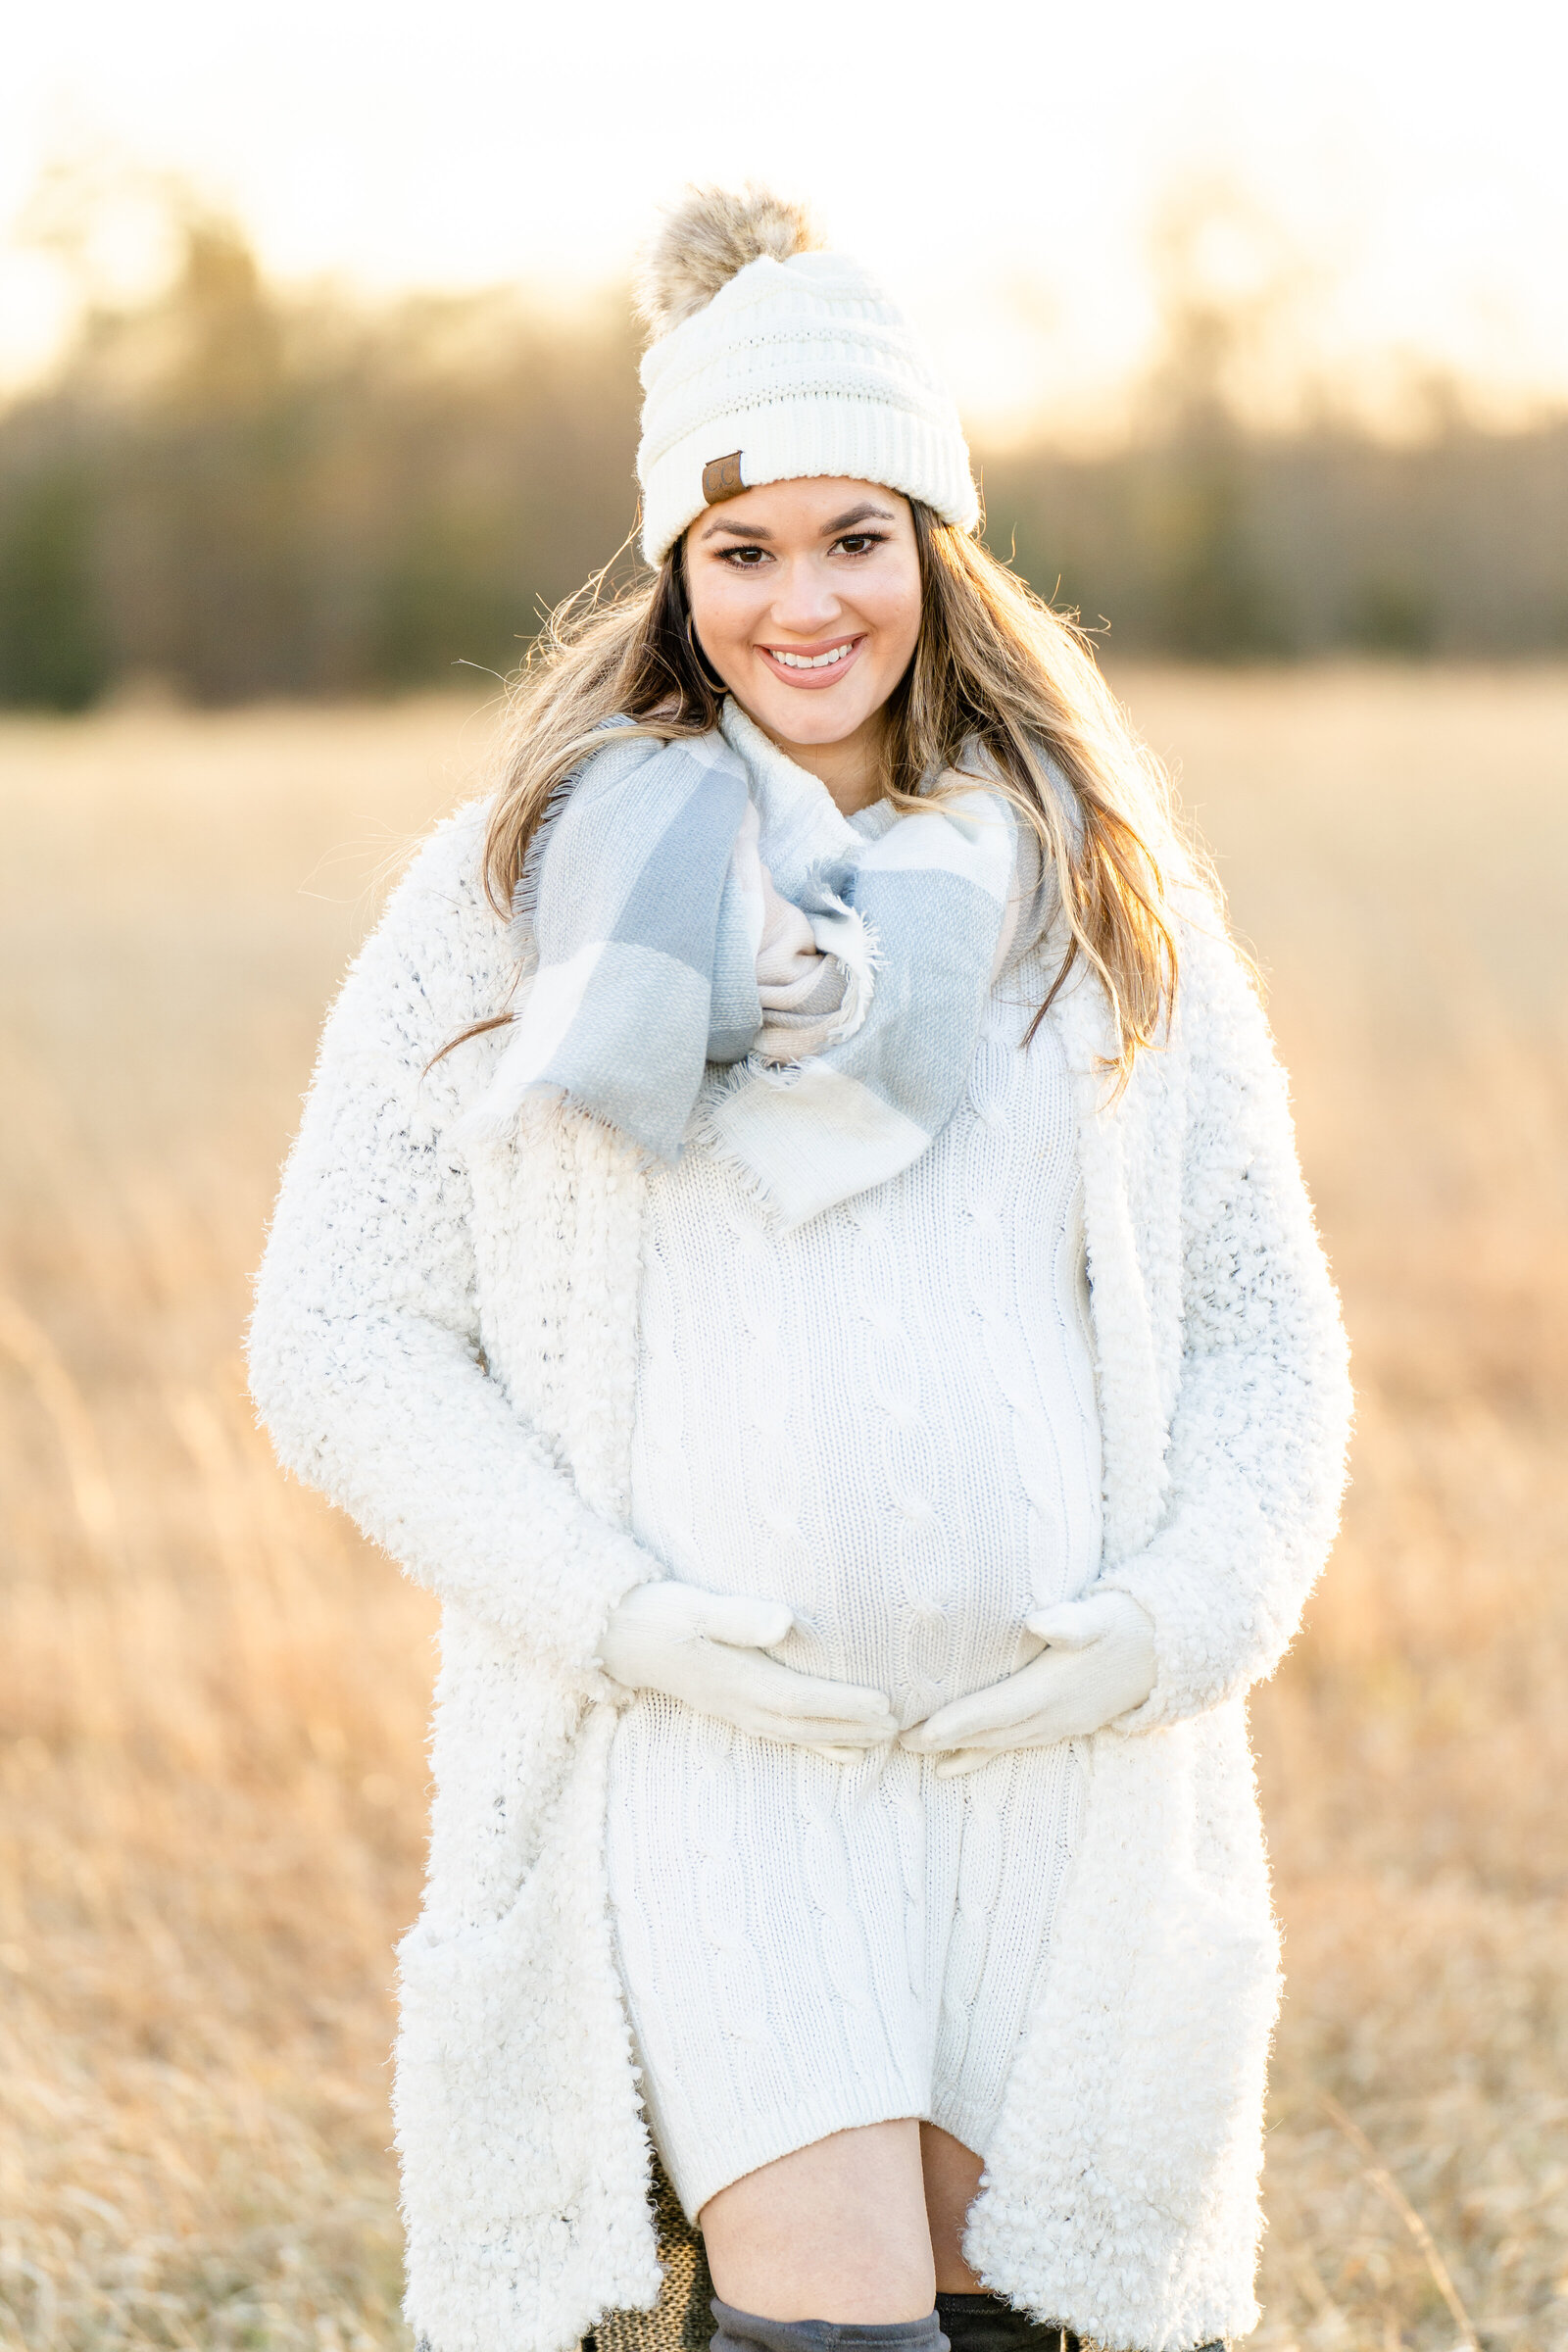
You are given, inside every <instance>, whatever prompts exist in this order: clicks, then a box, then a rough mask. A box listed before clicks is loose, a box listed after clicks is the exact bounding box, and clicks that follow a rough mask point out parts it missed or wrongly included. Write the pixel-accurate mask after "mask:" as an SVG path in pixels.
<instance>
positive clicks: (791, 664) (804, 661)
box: [767, 645, 855, 669]
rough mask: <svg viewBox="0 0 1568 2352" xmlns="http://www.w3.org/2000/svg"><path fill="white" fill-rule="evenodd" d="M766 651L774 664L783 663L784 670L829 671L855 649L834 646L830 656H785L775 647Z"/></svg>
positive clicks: (770, 647)
mask: <svg viewBox="0 0 1568 2352" xmlns="http://www.w3.org/2000/svg"><path fill="white" fill-rule="evenodd" d="M767 650H768V652H769V653H770V654H771V655H772V657H773V659H774V661H775V662H783V664H784V666H785V668H786V669H831V668H832V666H833V664H834V662H842V661H844V660H845V659H846V658H847V657H848V656H849V655H850V654H853V653H854V651H855V648H854V646H853V645H836V646H835V647H834V648H833V651H832V652H831V653H830V654H786V653H782V652H780V650H779V648H778V647H777V646H776V645H770V646H769V647H768V649H767Z"/></svg>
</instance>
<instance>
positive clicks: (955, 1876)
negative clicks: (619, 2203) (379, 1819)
mask: <svg viewBox="0 0 1568 2352" xmlns="http://www.w3.org/2000/svg"><path fill="white" fill-rule="evenodd" d="M1049 982H1050V973H1049V971H1048V970H1046V968H1045V965H1044V962H1043V959H1042V958H1041V957H1040V956H1038V955H1035V956H1029V957H1027V958H1026V959H1024V960H1023V961H1021V962H1015V963H1014V964H1013V965H1012V966H1011V967H1010V968H1009V969H1008V970H1007V971H1006V972H1005V973H1004V975H1003V977H1002V979H1001V980H1000V981H999V983H998V984H997V986H996V988H995V989H994V991H993V994H992V999H991V1004H990V1007H989V1011H988V1017H987V1020H986V1025H985V1029H984V1033H983V1035H982V1038H981V1040H980V1044H979V1047H978V1050H977V1052H976V1055H975V1060H974V1064H973V1068H972V1072H971V1075H970V1079H969V1085H968V1090H967V1096H966V1099H965V1101H964V1103H963V1105H962V1107H961V1108H960V1110H959V1111H958V1113H957V1114H956V1117H955V1118H954V1119H953V1120H952V1121H951V1123H950V1124H949V1126H948V1127H947V1128H946V1129H945V1130H944V1131H943V1133H942V1135H941V1136H940V1137H939V1138H938V1140H937V1142H936V1144H935V1145H934V1146H933V1147H932V1149H931V1150H930V1151H928V1152H926V1153H925V1154H924V1155H923V1156H922V1158H920V1159H919V1160H918V1161H916V1163H915V1164H914V1165H913V1166H912V1167H910V1168H909V1169H907V1171H906V1172H905V1174H904V1175H902V1176H901V1177H899V1178H897V1179H895V1180H894V1181H893V1182H891V1183H888V1184H885V1185H882V1186H879V1187H877V1188H876V1189H875V1190H874V1191H872V1192H870V1193H867V1194H862V1195H861V1196H859V1197H858V1198H857V1199H856V1200H853V1201H849V1202H847V1203H846V1204H845V1205H843V1206H842V1207H840V1208H838V1209H835V1210H832V1211H830V1212H828V1213H827V1214H825V1215H823V1216H819V1217H816V1218H813V1219H812V1220H810V1221H809V1223H808V1224H806V1225H804V1226H802V1227H800V1228H799V1229H797V1230H796V1231H795V1232H793V1233H787V1234H783V1235H780V1234H778V1233H776V1232H775V1231H774V1230H773V1229H772V1228H771V1227H770V1225H769V1224H768V1223H767V1221H766V1220H765V1218H764V1217H763V1216H762V1215H761V1214H760V1212H759V1210H758V1209H757V1207H756V1206H755V1205H754V1203H753V1201H752V1200H751V1198H750V1197H749V1194H748V1191H747V1189H746V1187H745V1184H744V1182H743V1181H742V1180H741V1179H740V1178H738V1177H737V1176H736V1174H735V1173H734V1172H733V1171H732V1170H731V1169H730V1168H729V1167H727V1166H726V1165H725V1164H724V1163H723V1162H722V1161H720V1160H717V1159H715V1158H714V1157H713V1156H711V1154H710V1153H708V1152H705V1151H703V1150H702V1149H700V1148H699V1147H696V1146H691V1147H688V1150H687V1152H686V1153H685V1155H684V1156H683V1158H682V1159H681V1161H680V1163H679V1165H678V1166H677V1167H675V1168H671V1169H665V1170H661V1171H655V1172H654V1174H653V1175H652V1177H651V1179H650V1183H649V1244H648V1250H647V1254H646V1271H645V1276H644V1292H643V1314H642V1331H641V1346H640V1353H639V1365H638V1376H637V1409H636V1419H635V1426H634V1435H633V1442H632V1456H631V1524H632V1528H633V1531H634V1533H635V1534H636V1535H637V1537H638V1538H639V1539H640V1541H641V1542H643V1543H644V1544H647V1545H648V1546H649V1548H650V1550H651V1551H653V1552H655V1553H656V1554H657V1555H658V1556H659V1557H660V1558H661V1559H662V1560H664V1561H666V1562H667V1563H668V1566H669V1569H670V1572H671V1573H672V1574H673V1575H675V1576H677V1577H680V1578H683V1579H684V1580H686V1581H687V1582H689V1583H692V1584H697V1585H702V1586H705V1587H706V1588H708V1589H709V1590H711V1591H718V1592H735V1593H756V1594H759V1595H762V1596H765V1597H768V1598H776V1599H783V1600H786V1601H787V1602H788V1603H789V1604H790V1606H791V1607H792V1608H794V1609H795V1610H796V1612H797V1617H798V1624H797V1630H796V1631H795V1632H794V1633H793V1634H792V1635H791V1636H790V1638H789V1640H788V1641H787V1642H785V1643H784V1644H783V1645H782V1647H781V1648H780V1649H779V1650H778V1651H777V1652H775V1654H776V1655H778V1656H780V1657H782V1658H783V1660H784V1662H785V1663H786V1664H788V1665H791V1666H795V1667H799V1668H800V1669H801V1670H802V1671H804V1672H807V1673H811V1674H820V1675H826V1676H829V1677H832V1678H833V1679H834V1680H837V1681H841V1682H855V1683H864V1684H869V1685H872V1686H874V1687H875V1688H878V1689H882V1690H885V1691H888V1692H889V1694H890V1695H891V1697H892V1701H893V1706H894V1710H895V1712H896V1713H897V1714H898V1715H899V1717H900V1719H901V1721H902V1722H904V1723H906V1724H910V1723H914V1722H917V1721H919V1720H920V1719H921V1718H923V1717H924V1716H926V1715H928V1714H929V1713H930V1712H931V1711H932V1710H933V1709H934V1708H935V1707H937V1706H939V1705H941V1704H942V1703H943V1702H944V1701H945V1700H947V1699H949V1698H954V1697H957V1696H958V1695H960V1694H961V1693H963V1692H965V1691H973V1690H977V1689H979V1688H981V1687H983V1686H985V1685H987V1684H990V1683H994V1682H996V1681H998V1680H1000V1679H1001V1678H1002V1677H1003V1676H1004V1675H1006V1674H1008V1673H1010V1672H1011V1671H1012V1669H1013V1668H1014V1667H1015V1666H1017V1665H1019V1664H1021V1663H1022V1662H1023V1661H1024V1659H1025V1658H1026V1657H1028V1656H1030V1655H1032V1654H1034V1653H1035V1652H1036V1651H1037V1650H1038V1648H1039V1646H1040V1644H1039V1643H1038V1642H1031V1641H1029V1640H1028V1638H1027V1637H1025V1639H1024V1643H1023V1645H1022V1646H1020V1642H1019V1628H1020V1626H1021V1623H1022V1620H1023V1618H1024V1617H1025V1616H1026V1615H1027V1613H1028V1612H1029V1610H1030V1609H1031V1608H1034V1607H1038V1606H1040V1605H1041V1604H1043V1603H1045V1602H1048V1601H1053V1600H1057V1599H1065V1598H1070V1597H1072V1596H1073V1595H1075V1594H1076V1593H1079V1592H1080V1591H1081V1590H1082V1589H1083V1587H1084V1586H1085V1585H1087V1584H1088V1583H1089V1582H1091V1581H1092V1579H1093V1577H1094V1575H1095V1572H1096V1569H1097V1566H1098V1562H1099V1556H1100V1543H1101V1517H1100V1487H1101V1448H1100V1431H1099V1420H1098V1415H1097V1410H1096V1401H1095V1376H1094V1360H1093V1353H1092V1347H1091V1342H1090V1337H1089V1323H1088V1298H1087V1287H1086V1283H1085V1276H1084V1258H1083V1241H1082V1219H1081V1214H1080V1208H1079V1179H1078V1150H1077V1120H1076V1111H1075V1107H1074V1103H1073V1096H1072V1089H1071V1083H1070V1078H1069V1074H1068V1071H1067V1067H1066V1062H1065V1058H1064V1056H1063V1054H1062V1051H1061V1046H1060V1043H1059V1041H1058V1039H1057V1037H1056V1035H1055V1033H1054V1030H1053V1029H1052V1028H1051V1026H1050V1025H1049V1024H1047V1025H1045V1026H1044V1027H1043V1028H1042V1029H1041V1030H1040V1032H1039V1033H1038V1035H1037V1036H1036V1037H1035V1039H1034V1040H1033V1042H1032V1044H1031V1045H1030V1046H1029V1047H1028V1049H1027V1050H1025V1051H1020V1043H1021V1039H1022V1036H1023V1032H1024V1030H1025V1029H1026V1027H1027V1025H1028V1022H1029V1019H1030V1017H1031V1014H1032V1012H1033V1010H1034V1008H1035V1007H1036V1006H1037V1005H1039V1003H1040V1001H1041V997H1042V995H1043V994H1044V991H1045V989H1046V988H1047V987H1048V986H1049ZM1081 1772H1082V1767H1081V1763H1080V1760H1079V1759H1078V1758H1077V1757H1076V1756H1075V1753H1074V1751H1073V1749H1072V1747H1071V1746H1067V1745H1063V1746H1059V1747H1054V1748H1036V1749H1021V1750H1017V1751H1014V1752H1013V1753H1011V1754H1009V1755H1006V1756H1005V1757H1003V1758H1001V1759H999V1760H998V1761H997V1762H995V1763H993V1764H991V1765H989V1766H987V1767H986V1768H985V1769H984V1770H982V1771H980V1772H977V1773H974V1774H971V1775H968V1776H965V1777H961V1778H957V1779H952V1780H941V1779H938V1778H937V1777H936V1774H935V1771H934V1768H933V1765H932V1763H931V1762H930V1761H929V1760H928V1759H921V1758H919V1757H915V1756H912V1755H909V1754H907V1752H906V1751H905V1750H904V1749H902V1748H899V1747H897V1746H892V1747H888V1748H883V1749H879V1750H873V1751H871V1752H870V1753H869V1754H868V1755H867V1756H866V1757H865V1759H864V1760H863V1761H861V1762H858V1763H856V1764H853V1765H850V1766H844V1765H841V1764H837V1763H834V1762H832V1761H829V1760H828V1759H826V1758H823V1757H819V1756H817V1755H815V1754H813V1753H811V1752H810V1751H809V1750H805V1749H799V1748H790V1747H786V1746H784V1745H782V1744H780V1743H777V1742H774V1741H770V1740H759V1739H756V1738H753V1737H750V1736H748V1735H746V1734H743V1733H740V1732H737V1731H734V1730H732V1729H731V1728H730V1727H728V1726H727V1725H725V1724H722V1723H720V1722H718V1721H716V1720H714V1719H712V1718H710V1717H706V1716H701V1715H698V1714H696V1713H694V1712H693V1711H692V1710H691V1709H690V1708H688V1707H685V1706H683V1705H682V1704H681V1703H680V1702H679V1701H677V1700H674V1699H670V1698H667V1697H664V1696H663V1695H662V1694H660V1693H656V1692H645V1693H644V1694H643V1695H642V1696H641V1697H640V1699H639V1700H638V1701H637V1703H636V1704H635V1705H634V1706H633V1707H632V1708H631V1709H630V1710H629V1711H628V1712H627V1714H626V1715H625V1716H624V1718H623V1719H622V1721H621V1724H620V1726H619V1729H618V1730H617V1733H616V1736H615V1740H614V1745H613V1752H612V1757H611V1785H610V1808H609V1824H610V1827H609V1848H608V1854H609V1869H610V1888H611V1900H612V1905H613V1917H614V1922H615V1931H616V1946H617V1957H618V1959H619V1964H620V1970H621V1976H622V1980H623V1983H624V1985H625V1988H626V1994H627V2002H628V2008H629V2011H630V2016H631V2022H632V2027H633V2032H634V2034H635V2037H636V2041H637V2044H638V2052H639V2057H640V2061H641V2065H642V2070H643V2083H644V2094H645V2098H646V2100H647V2104H648V2111H649V2117H650V2121H651V2124H652V2126H653V2131H654V2135H655V2138H656V2140H657V2142H658V2145H659V2147H660V2151H661V2153H662V2157H663V2159H664V2163H665V2166H666V2169H667V2170H668V2172H669V2174H670V2176H671V2179H672V2180H673V2181H674V2184H675V2186H676V2189H677V2191H678V2193H679V2195H680V2197H681V2200H682V2202H683V2204H684V2205H685V2207H686V2209H687V2211H688V2213H690V2214H692V2215H695V2214H696V2213H697V2211H698V2210H699V2209H700V2207H701V2206H702V2205H703V2204H704V2203H705V2202H706V2200H707V2199H708V2198H709V2197H711V2195H713V2194H714V2192H715V2191H716V2190H717V2189H719V2188H722V2187H724V2186H725V2185H726V2184H727V2183H728V2182H729V2181H731V2180H737V2179H738V2178H739V2177H740V2176H741V2175H742V2174H744V2173H748V2172H752V2171H755V2170H756V2169H757V2167H759V2166H760V2165H763V2164H766V2163H768V2162H770V2161H771V2160H772V2159H773V2158H774V2157H777V2156H780V2155H783V2154H785V2153H786V2152H787V2151H788V2150H790V2149H792V2148H797V2147H802V2146H804V2145H806V2144H807V2143H808V2142H809V2141H811V2140H814V2139H819V2138H821V2137H823V2136H824V2135H825V2134H826V2133H828V2132H831V2131H843V2130H845V2129H847V2128H848V2127H850V2126H852V2125H856V2124H868V2123H875V2122H878V2121H881V2120H883V2119H885V2118H888V2117H893V2116H907V2115H915V2116H924V2117H926V2118H928V2119H929V2120H931V2121H932V2122H934V2123H938V2124H941V2125H942V2126H943V2127H944V2128H945V2129H946V2130H948V2131H952V2132H953V2133H954V2134H955V2135H956V2137H957V2138H959V2139H961V2140H963V2141H964V2142H965V2143H966V2144H967V2145H968V2146H970V2147H972V2148H975V2149H976V2150H977V2151H978V2152H980V2153H981V2154H982V2155H983V2154H984V2153H985V2152H986V2150H987V2147H988V2144H989V2141H990V2137H991V2133H992V2131H993V2128H994V2125H995V2122H996V2118H997V2116H998V2114H999V2112H1000V2110H1001V2107H1002V2102H1003V2097H1004V2094H1005V2089H1006V2085H1007V2078H1008V2072H1009V2069H1010V2065H1011V2061H1012V2057H1013V2053H1014V2051H1015V2049H1016V2048H1017V2045H1018V2041H1019V2038H1020V2035H1021V2034H1022V2032H1023V2029H1024V2024H1025V2021H1026V2019H1027V2017H1028V2016H1029V2014H1030V2009H1031V1994H1032V1991H1033V1988H1034V1985H1035V1983H1036V1979H1037V1976H1038V1974H1039V1971H1040V1967H1041V1963H1042V1960H1043V1958H1044V1956H1045V1953H1046V1950H1047V1947H1048V1944H1049V1940H1050V1934H1051V1922H1052V1914H1053V1910H1054V1903H1055V1898H1056V1894H1057V1890H1058V1888H1059V1886H1060V1883H1061V1879H1062V1876H1063V1874H1064V1871H1065V1868H1066V1864H1067V1861H1068V1859H1069V1858H1070V1854H1071V1850H1072V1844H1073V1839H1074V1835H1075V1831H1076V1827H1077V1822H1078V1816H1079V1809H1080V1803H1081V1796H1082V1788H1081Z"/></svg>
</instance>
